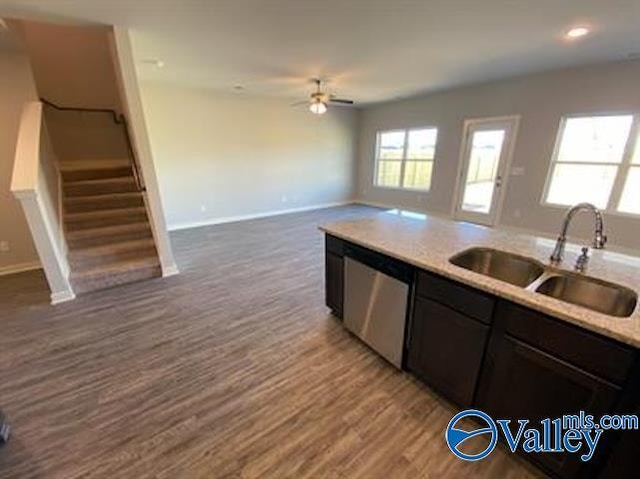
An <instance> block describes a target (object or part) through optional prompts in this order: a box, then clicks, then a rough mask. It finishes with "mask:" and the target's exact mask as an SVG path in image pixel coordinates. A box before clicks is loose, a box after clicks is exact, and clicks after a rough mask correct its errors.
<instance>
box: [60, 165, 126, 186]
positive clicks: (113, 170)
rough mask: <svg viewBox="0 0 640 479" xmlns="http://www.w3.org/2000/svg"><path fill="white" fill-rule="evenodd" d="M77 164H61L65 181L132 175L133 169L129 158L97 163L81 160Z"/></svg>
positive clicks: (61, 171) (61, 172)
mask: <svg viewBox="0 0 640 479" xmlns="http://www.w3.org/2000/svg"><path fill="white" fill-rule="evenodd" d="M79 163H81V164H80V165H76V164H71V165H68V164H62V163H61V164H60V165H59V168H60V174H61V175H62V179H63V181H65V182H68V181H82V180H98V179H106V178H118V177H123V176H132V175H133V170H132V168H131V165H130V164H129V163H128V161H127V160H124V163H122V162H118V163H114V162H111V163H98V164H97V165H94V164H89V163H87V162H79Z"/></svg>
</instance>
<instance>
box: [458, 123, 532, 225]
mask: <svg viewBox="0 0 640 479" xmlns="http://www.w3.org/2000/svg"><path fill="white" fill-rule="evenodd" d="M520 118H521V115H519V114H517V115H504V116H492V117H478V118H465V120H464V122H463V124H462V136H461V140H460V151H459V154H458V169H457V173H456V185H455V188H454V191H453V203H452V205H451V217H452V218H453V219H454V220H456V221H466V222H471V223H476V224H481V225H484V226H489V227H492V226H496V225H497V224H498V223H499V222H500V217H501V216H502V207H503V204H504V196H505V192H506V191H507V186H508V185H507V184H508V179H509V176H510V171H511V163H512V161H513V153H514V151H515V145H516V140H517V137H518V130H519V128H520ZM499 122H511V127H512V133H511V135H510V136H511V137H510V138H508V141H507V142H506V144H505V145H503V148H506V149H504V150H503V154H504V155H506V156H505V157H504V160H503V161H504V165H503V166H502V169H503V174H502V182H501V184H500V188H498V191H497V194H498V196H497V197H496V207H495V212H494V214H493V215H490V216H489V215H488V216H486V217H487V219H488V221H480V216H476V217H475V218H474V214H473V213H471V214H468V215H466V217H463V216H460V215H459V214H458V204H459V203H460V201H462V198H461V195H462V193H463V191H464V188H463V186H464V180H465V179H464V178H463V176H464V174H465V172H466V171H467V165H466V164H465V156H466V153H467V146H468V145H467V140H468V137H469V133H470V130H471V127H472V126H476V125H483V124H487V123H499Z"/></svg>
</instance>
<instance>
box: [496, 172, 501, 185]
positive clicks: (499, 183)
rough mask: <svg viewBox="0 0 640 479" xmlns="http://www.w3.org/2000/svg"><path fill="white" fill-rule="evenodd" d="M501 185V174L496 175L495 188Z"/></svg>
mask: <svg viewBox="0 0 640 479" xmlns="http://www.w3.org/2000/svg"><path fill="white" fill-rule="evenodd" d="M501 186H502V176H500V175H498V176H497V177H496V188H500V187H501Z"/></svg>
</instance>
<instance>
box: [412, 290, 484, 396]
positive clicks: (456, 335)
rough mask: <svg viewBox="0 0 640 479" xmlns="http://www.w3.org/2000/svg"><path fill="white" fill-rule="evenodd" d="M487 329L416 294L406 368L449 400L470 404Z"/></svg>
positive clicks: (477, 322) (473, 320)
mask: <svg viewBox="0 0 640 479" xmlns="http://www.w3.org/2000/svg"><path fill="white" fill-rule="evenodd" d="M488 331H489V327H488V326H486V325H484V324H482V323H480V322H479V321H476V320H475V319H471V318H469V317H467V316H464V315H462V314H460V313H458V312H457V311H454V310H452V309H450V308H448V307H446V306H444V305H442V304H440V303H437V302H435V301H431V300H429V299H425V298H421V297H420V296H418V297H417V298H416V302H415V308H414V312H413V318H412V322H411V337H410V343H409V351H408V357H407V367H408V369H409V370H411V371H413V372H414V373H415V374H416V375H417V376H418V377H420V378H421V379H422V380H423V381H425V382H426V383H427V384H429V385H430V386H433V387H434V388H435V389H437V390H438V391H440V392H441V393H442V395H443V396H444V397H446V398H447V399H449V400H450V401H452V402H454V403H456V404H458V405H460V406H470V405H471V404H472V402H473V396H474V392H475V389H476V384H477V381H478V375H479V373H480V366H481V364H482V357H483V354H484V349H485V344H486V341H487V336H488Z"/></svg>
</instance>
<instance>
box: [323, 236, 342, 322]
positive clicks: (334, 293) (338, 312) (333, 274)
mask: <svg viewBox="0 0 640 479" xmlns="http://www.w3.org/2000/svg"><path fill="white" fill-rule="evenodd" d="M324 271H325V282H324V285H325V304H326V305H327V306H328V307H329V308H331V312H332V313H333V314H334V315H335V316H336V317H338V318H340V319H342V309H343V304H344V242H343V241H342V240H340V239H338V238H335V237H334V236H330V235H326V238H325V268H324Z"/></svg>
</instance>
